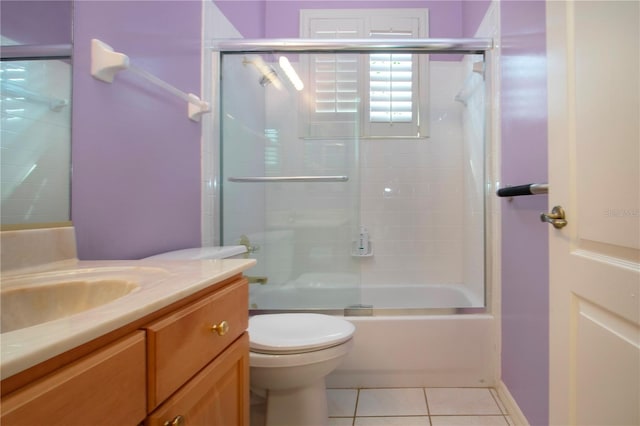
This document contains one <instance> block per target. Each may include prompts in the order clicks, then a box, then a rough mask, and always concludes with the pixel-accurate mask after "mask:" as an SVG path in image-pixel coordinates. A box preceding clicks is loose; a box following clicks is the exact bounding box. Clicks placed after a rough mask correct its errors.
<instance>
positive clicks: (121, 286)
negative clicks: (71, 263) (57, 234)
mask: <svg viewBox="0 0 640 426" xmlns="http://www.w3.org/2000/svg"><path fill="white" fill-rule="evenodd" d="M114 272H116V273H114ZM122 272H123V271H100V272H96V271H94V270H85V271H74V272H73V273H71V272H66V273H64V272H50V273H39V274H31V275H25V276H21V277H16V278H11V279H3V282H2V290H0V302H1V304H2V306H1V311H0V317H1V318H0V333H7V332H10V331H14V330H18V329H22V328H26V327H31V326H34V325H38V324H42V323H45V322H48V321H53V320H57V319H61V318H65V317H68V316H71V315H74V314H77V313H79V312H83V311H86V310H89V309H92V308H96V307H98V306H102V305H104V304H107V303H109V302H112V301H114V300H116V299H119V298H121V297H123V296H126V295H127V294H129V293H131V292H133V291H134V290H136V289H137V288H138V287H139V286H138V284H137V283H136V280H135V277H134V276H132V275H131V274H123V273H122Z"/></svg>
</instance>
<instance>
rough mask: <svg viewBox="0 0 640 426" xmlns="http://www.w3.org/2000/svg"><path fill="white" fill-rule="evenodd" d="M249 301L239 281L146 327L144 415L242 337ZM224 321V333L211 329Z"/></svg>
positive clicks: (245, 326) (243, 280) (242, 282)
mask: <svg viewBox="0 0 640 426" xmlns="http://www.w3.org/2000/svg"><path fill="white" fill-rule="evenodd" d="M248 297H249V296H248V284H247V280H246V279H242V280H240V281H237V282H234V283H232V284H230V285H228V286H226V287H224V288H223V289H221V290H218V291H216V292H215V293H212V294H211V295H209V296H205V297H204V298H203V299H201V300H199V301H197V302H195V303H193V304H191V305H188V306H186V307H184V308H182V309H179V310H177V311H176V312H174V313H173V314H171V315H168V316H166V317H164V318H162V319H160V320H158V321H156V322H154V323H152V324H150V325H149V326H147V327H145V328H146V330H147V368H148V401H147V403H148V406H147V408H148V410H149V411H151V410H153V409H154V408H155V407H157V406H158V405H159V404H160V403H161V402H162V401H164V400H165V399H166V398H168V397H169V396H170V395H171V394H172V393H174V392H175V391H176V390H177V389H178V388H179V387H180V386H182V385H183V384H184V383H185V382H187V380H189V379H190V378H191V377H193V376H194V375H195V374H196V373H197V372H198V371H199V370H201V369H202V368H203V367H204V366H205V365H207V364H209V362H211V360H212V359H213V358H215V357H216V356H217V355H218V354H219V353H221V352H222V351H223V350H224V349H225V348H226V347H227V346H229V345H230V344H231V343H233V341H234V340H236V339H237V338H238V337H239V336H240V335H241V334H242V333H244V331H245V330H246V329H247V326H248ZM223 321H224V322H226V324H227V325H228V330H226V332H225V331H219V332H216V331H215V330H212V326H214V325H220V324H222V323H223Z"/></svg>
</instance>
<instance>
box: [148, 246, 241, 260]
mask: <svg viewBox="0 0 640 426" xmlns="http://www.w3.org/2000/svg"><path fill="white" fill-rule="evenodd" d="M246 252H247V248H246V247H245V246H222V247H194V248H188V249H182V250H175V251H169V252H166V253H160V254H156V255H154V256H149V257H146V258H145V259H154V260H204V259H242V258H244V257H245V253H246Z"/></svg>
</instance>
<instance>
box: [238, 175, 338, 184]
mask: <svg viewBox="0 0 640 426" xmlns="http://www.w3.org/2000/svg"><path fill="white" fill-rule="evenodd" d="M227 180H228V181H229V182H241V183H246V182H346V181H348V180H349V176H244V177H230V178H228V179H227Z"/></svg>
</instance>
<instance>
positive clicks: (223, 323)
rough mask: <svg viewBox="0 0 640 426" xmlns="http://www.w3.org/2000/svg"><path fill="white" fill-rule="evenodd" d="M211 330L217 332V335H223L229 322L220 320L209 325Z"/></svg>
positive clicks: (227, 328) (227, 329)
mask: <svg viewBox="0 0 640 426" xmlns="http://www.w3.org/2000/svg"><path fill="white" fill-rule="evenodd" d="M211 331H213V332H215V333H218V336H224V335H225V334H227V332H228V331H229V323H228V322H226V321H221V322H220V324H214V325H213V326H211Z"/></svg>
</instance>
